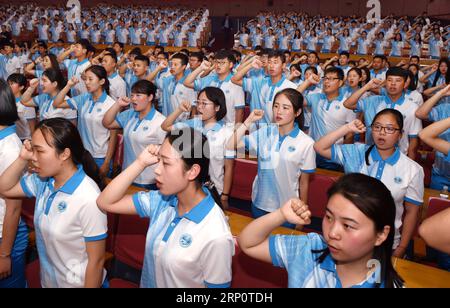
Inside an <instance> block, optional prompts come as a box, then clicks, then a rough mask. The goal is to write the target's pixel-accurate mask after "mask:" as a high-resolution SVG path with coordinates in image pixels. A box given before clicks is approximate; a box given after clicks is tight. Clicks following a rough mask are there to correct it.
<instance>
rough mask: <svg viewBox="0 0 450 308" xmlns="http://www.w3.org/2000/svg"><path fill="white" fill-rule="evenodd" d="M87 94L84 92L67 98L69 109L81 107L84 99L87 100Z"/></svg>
mask: <svg viewBox="0 0 450 308" xmlns="http://www.w3.org/2000/svg"><path fill="white" fill-rule="evenodd" d="M88 95H89V94H87V93H84V94H81V95H78V96H75V97H73V98H71V99H69V100H67V104H68V105H69V107H70V108H71V109H74V110H78V109H81V106H83V103H84V102H85V101H87V96H88Z"/></svg>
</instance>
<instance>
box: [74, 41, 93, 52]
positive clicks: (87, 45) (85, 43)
mask: <svg viewBox="0 0 450 308" xmlns="http://www.w3.org/2000/svg"><path fill="white" fill-rule="evenodd" d="M77 44H80V45H81V46H82V47H83V49H86V53H88V52H89V51H91V50H92V47H91V43H90V42H89V41H88V40H86V39H81V40H79V41H78V42H77Z"/></svg>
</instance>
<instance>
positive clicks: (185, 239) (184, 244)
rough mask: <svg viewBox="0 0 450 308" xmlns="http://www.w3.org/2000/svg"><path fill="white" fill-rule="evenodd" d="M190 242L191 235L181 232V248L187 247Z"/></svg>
mask: <svg viewBox="0 0 450 308" xmlns="http://www.w3.org/2000/svg"><path fill="white" fill-rule="evenodd" d="M191 244H192V236H191V235H190V234H187V233H185V234H183V235H182V236H181V237H180V246H181V247H183V248H188V247H189V246H191Z"/></svg>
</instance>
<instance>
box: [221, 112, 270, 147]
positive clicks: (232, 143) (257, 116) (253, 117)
mask: <svg viewBox="0 0 450 308" xmlns="http://www.w3.org/2000/svg"><path fill="white" fill-rule="evenodd" d="M263 117H264V111H263V110H258V109H255V110H253V111H252V113H250V115H249V116H248V118H247V119H246V120H245V121H244V123H242V125H241V126H239V127H238V128H237V129H236V130H235V131H234V133H233V136H232V137H231V138H230V139H229V140H228V143H227V150H230V151H235V150H236V149H238V148H242V147H244V142H243V141H242V137H244V135H245V132H246V131H247V130H249V129H250V126H251V125H252V124H253V123H255V122H257V121H259V120H261V119H262V118H263Z"/></svg>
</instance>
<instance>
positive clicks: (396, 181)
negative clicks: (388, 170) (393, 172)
mask: <svg viewBox="0 0 450 308" xmlns="http://www.w3.org/2000/svg"><path fill="white" fill-rule="evenodd" d="M394 182H395V183H396V184H400V183H401V182H403V180H402V178H401V177H398V176H397V177H396V178H395V179H394Z"/></svg>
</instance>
